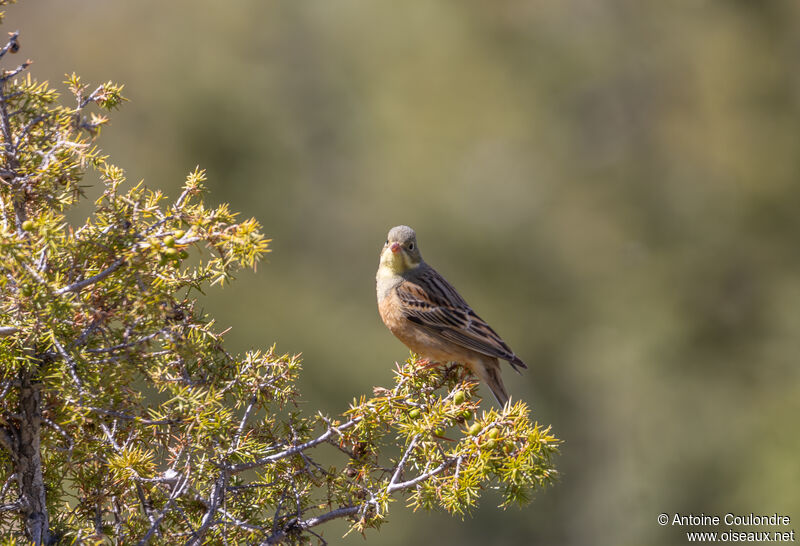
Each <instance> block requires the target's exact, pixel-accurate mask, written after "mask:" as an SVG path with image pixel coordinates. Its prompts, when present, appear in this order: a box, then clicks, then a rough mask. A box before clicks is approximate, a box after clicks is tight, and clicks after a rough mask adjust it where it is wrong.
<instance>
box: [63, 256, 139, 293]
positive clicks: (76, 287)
mask: <svg viewBox="0 0 800 546" xmlns="http://www.w3.org/2000/svg"><path fill="white" fill-rule="evenodd" d="M124 264H125V258H119V259H117V261H115V262H114V263H112V264H111V265H110V266H108V267H107V268H105V269H104V270H103V271H101V272H100V273H98V274H97V275H94V276H93V277H89V278H88V279H83V280H82V281H78V282H74V283H72V284H70V285H69V286H64V287H62V288H59V289H58V290H56V295H58V296H60V295H62V294H66V293H67V292H80V291H81V290H83V289H84V288H86V287H87V286H90V285H92V284H94V283H96V282H99V281H102V280H103V279H105V278H106V277H108V276H109V275H111V274H112V273H113V272H114V271H116V270H117V269H119V268H120V267H122V266H123V265H124Z"/></svg>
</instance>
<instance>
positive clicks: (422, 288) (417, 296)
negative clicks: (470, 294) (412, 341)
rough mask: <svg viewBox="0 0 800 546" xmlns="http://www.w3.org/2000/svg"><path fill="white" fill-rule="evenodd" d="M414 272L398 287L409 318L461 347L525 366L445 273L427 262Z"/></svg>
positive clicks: (515, 366) (405, 312) (513, 364)
mask: <svg viewBox="0 0 800 546" xmlns="http://www.w3.org/2000/svg"><path fill="white" fill-rule="evenodd" d="M415 273H416V274H415V275H414V277H413V278H411V279H406V280H405V281H404V282H402V283H401V284H400V285H398V287H397V295H398V296H399V298H400V301H402V302H403V306H404V314H405V316H406V318H407V319H408V320H410V321H412V322H414V323H415V324H419V325H420V326H424V327H425V328H428V329H429V330H431V331H432V332H433V333H434V334H437V335H439V336H441V337H442V338H444V339H446V340H448V341H451V342H453V343H456V344H458V345H461V346H462V347H466V348H468V349H472V350H474V351H477V352H479V353H483V354H485V355H489V356H493V357H497V358H501V359H503V360H507V361H508V362H509V363H510V364H511V365H512V366H513V367H514V368H515V369H516V368H517V366H519V367H522V368H527V366H526V365H525V363H524V362H522V360H520V359H519V357H517V356H516V355H515V354H514V352H513V351H512V350H511V348H510V347H509V346H508V345H506V342H505V341H503V340H502V339H501V338H500V336H499V335H497V332H495V331H494V330H492V328H491V327H490V326H489V325H488V324H486V322H485V321H484V320H483V319H481V318H480V317H479V316H478V315H476V314H475V311H473V310H472V308H470V306H469V305H467V302H466V301H464V298H462V297H461V296H460V295H459V294H458V292H456V290H455V288H453V287H452V285H450V283H448V282H447V281H446V280H445V279H444V277H442V276H441V275H439V274H438V273H437V272H436V271H435V270H434V269H433V268H431V267H430V266H427V264H423V265H422V266H421V267H420V269H419V270H418V271H415Z"/></svg>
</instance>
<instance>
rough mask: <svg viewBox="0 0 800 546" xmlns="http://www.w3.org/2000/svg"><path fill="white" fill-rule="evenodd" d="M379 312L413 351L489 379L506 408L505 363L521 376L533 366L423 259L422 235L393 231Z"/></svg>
mask: <svg viewBox="0 0 800 546" xmlns="http://www.w3.org/2000/svg"><path fill="white" fill-rule="evenodd" d="M375 286H376V291H377V296H378V312H379V313H380V316H381V320H383V323H384V324H385V325H386V326H387V327H388V328H389V330H390V331H391V332H392V333H393V334H394V335H395V337H397V338H398V339H399V340H400V341H402V342H403V343H404V344H405V345H406V346H407V347H408V348H409V349H411V351H412V352H414V353H416V354H418V355H419V356H421V357H423V358H425V359H428V360H429V361H431V362H443V363H446V362H457V363H459V364H462V365H463V366H465V367H466V368H467V369H468V370H469V371H470V372H471V373H472V374H473V375H474V376H477V377H478V379H480V380H481V381H483V382H484V383H485V384H486V385H487V386H488V387H489V389H490V390H491V391H492V394H493V395H494V397H495V399H497V402H498V403H499V404H500V405H501V406H505V405H506V403H507V402H508V400H509V396H508V391H506V388H505V385H503V380H502V379H501V377H500V362H499V361H500V360H505V361H507V362H508V363H509V364H510V365H511V367H512V368H513V369H514V370H515V371H516V372H517V373H520V369H522V368H525V369H527V367H528V366H527V365H526V364H525V363H524V362H523V361H522V360H521V359H520V358H519V357H518V356H517V355H516V354H514V351H512V350H511V348H510V347H509V346H508V344H506V342H505V341H503V339H502V338H501V337H500V336H499V335H497V332H495V331H494V330H493V329H492V328H491V327H490V326H489V325H488V324H487V323H486V321H484V320H483V319H482V318H480V317H479V316H478V315H477V314H476V313H475V311H473V310H472V307H470V306H469V305H468V304H467V302H466V301H465V300H464V298H462V297H461V295H460V294H459V293H458V292H457V291H456V289H455V288H453V286H452V285H451V284H450V283H449V282H447V281H446V280H445V278H444V277H442V276H441V275H440V274H439V273H438V272H437V271H436V270H435V269H434V268H433V267H431V266H430V265H428V264H427V263H426V262H425V260H423V259H422V254H421V253H420V250H419V244H418V243H417V234H416V232H415V231H414V230H413V229H411V228H410V227H408V226H404V225H401V226H395V227H393V228H392V229H391V230H389V234H388V236H387V237H386V242H385V243H384V245H383V250H381V256H380V262H379V265H378V272H377V274H376V275H375Z"/></svg>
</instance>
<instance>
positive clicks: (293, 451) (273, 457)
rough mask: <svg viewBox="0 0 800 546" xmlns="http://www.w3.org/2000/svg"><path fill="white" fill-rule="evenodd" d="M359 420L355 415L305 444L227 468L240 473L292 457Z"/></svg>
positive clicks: (326, 439) (325, 440)
mask: <svg viewBox="0 0 800 546" xmlns="http://www.w3.org/2000/svg"><path fill="white" fill-rule="evenodd" d="M359 421H361V417H355V418H353V419H350V420H349V421H347V422H346V423H344V424H341V425H339V426H338V427H331V428H329V429H328V430H327V431H326V432H324V433H323V434H321V435H319V436H317V437H316V438H315V439H313V440H309V441H308V442H306V443H304V444H300V445H297V446H293V447H290V448H289V449H285V450H283V451H281V452H280V453H275V454H274V455H270V456H268V457H263V458H261V459H258V460H257V461H252V462H249V463H240V464H235V465H230V466H228V467H226V470H227V471H229V472H231V473H233V474H235V473H238V472H242V471H244V470H250V469H251V468H256V467H258V466H263V465H265V464H269V463H273V462H275V461H279V460H280V459H284V458H286V457H290V456H292V455H295V454H296V453H299V452H301V451H304V450H306V449H309V448H312V447H314V446H317V445H319V444H321V443H323V442H327V441H328V439H329V438H330V437H331V436H332V435H333V434H339V433H340V432H341V431H343V430H345V429H348V428H350V427H352V426H353V425H355V424H357V423H358V422H359Z"/></svg>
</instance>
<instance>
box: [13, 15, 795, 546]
mask: <svg viewBox="0 0 800 546" xmlns="http://www.w3.org/2000/svg"><path fill="white" fill-rule="evenodd" d="M5 28H6V30H15V29H20V30H21V32H22V34H21V44H22V50H21V53H20V56H27V57H30V58H32V59H33V60H34V61H35V64H34V65H33V67H32V72H33V74H34V75H35V76H36V77H38V78H39V79H47V80H50V81H51V82H52V83H54V84H55V85H57V86H59V87H60V88H61V89H63V88H64V86H63V84H60V82H61V81H62V80H63V79H64V74H65V73H66V72H71V71H76V72H78V73H79V74H81V75H82V76H83V77H84V79H85V80H87V81H91V82H94V83H100V82H103V81H107V80H109V79H110V80H115V81H118V82H122V83H125V85H126V87H125V90H126V95H127V96H128V97H129V98H130V99H131V102H130V103H129V104H126V105H125V106H124V108H123V109H122V110H121V111H120V112H118V113H116V114H115V115H114V116H113V118H112V120H113V121H112V125H111V127H110V128H109V129H107V130H106V131H105V132H104V133H103V135H102V137H101V141H100V144H101V146H102V147H103V148H104V150H105V151H106V152H107V153H109V154H111V156H112V158H113V159H114V162H115V163H117V164H119V165H120V166H122V167H124V168H125V169H126V170H127V172H128V176H129V180H131V181H132V182H136V181H138V180H140V179H144V180H145V182H146V183H147V184H148V185H149V186H151V187H156V188H161V189H163V190H165V191H166V192H167V193H168V194H170V195H172V196H176V195H177V193H178V188H179V187H180V185H181V183H182V181H183V178H184V177H185V175H186V174H187V173H188V172H189V171H190V170H192V169H193V168H194V166H195V165H197V164H200V165H201V166H202V167H204V168H206V169H207V170H208V172H209V176H210V188H211V191H212V194H211V200H212V201H214V202H229V203H230V204H231V205H232V207H233V209H234V210H239V211H241V212H242V214H243V215H245V216H255V217H257V218H258V219H259V220H260V221H261V222H262V223H263V224H264V226H265V230H266V232H267V233H268V234H269V235H270V236H271V237H273V238H274V244H273V249H274V252H273V253H272V254H271V255H270V258H269V261H268V263H264V264H262V266H261V267H259V270H258V272H257V273H243V274H241V275H240V278H239V280H238V282H236V283H234V284H233V285H231V286H229V287H226V288H224V289H218V290H215V291H213V292H211V293H209V294H208V297H207V298H206V299H204V305H205V308H206V310H207V311H208V312H209V313H211V314H212V315H213V316H216V317H217V320H218V323H219V324H220V325H221V326H223V325H230V326H232V327H233V330H232V331H231V332H230V333H229V334H228V335H227V339H228V344H229V347H230V349H231V350H234V351H243V350H246V349H248V348H252V347H264V346H269V345H271V344H272V343H273V342H275V343H277V346H278V349H279V350H281V351H284V352H291V353H298V352H302V353H303V355H304V373H303V376H302V380H301V388H302V392H303V395H304V399H305V400H306V401H307V402H306V408H307V409H308V410H315V409H317V408H320V409H322V410H325V411H330V412H337V411H341V410H343V409H345V408H346V405H347V403H348V402H349V401H350V400H351V399H352V398H353V397H354V396H359V395H360V394H362V393H369V392H371V390H372V387H373V386H374V385H382V384H383V385H385V384H389V383H391V382H392V371H391V370H392V367H393V363H394V361H396V360H402V359H404V358H406V357H407V355H408V353H407V350H406V349H405V347H404V346H403V345H401V344H400V343H399V342H398V341H396V340H395V339H394V338H393V337H392V336H391V335H390V334H389V332H388V331H387V330H386V329H385V328H384V326H383V325H382V324H381V322H380V319H379V318H378V315H377V311H376V306H375V295H374V271H375V269H376V266H377V258H378V251H379V249H380V247H381V245H382V243H383V240H384V238H385V233H386V231H387V230H388V228H390V227H391V226H393V225H396V224H399V223H406V224H409V225H411V226H413V227H414V228H416V230H417V232H418V234H419V238H420V243H421V249H422V251H423V255H424V256H425V257H426V258H427V260H428V261H429V262H430V263H432V264H433V265H434V266H435V267H437V269H439V270H440V271H441V272H442V273H443V274H444V275H445V276H446V277H447V278H448V279H449V280H450V281H451V282H452V283H453V284H454V285H455V286H456V287H458V288H459V290H460V291H461V292H462V294H463V295H464V296H465V297H466V299H467V300H468V301H469V302H470V303H471V304H472V305H473V307H475V308H476V309H477V310H478V312H479V313H480V314H481V315H482V316H483V317H484V318H486V319H487V320H488V321H489V322H490V323H491V324H492V325H493V326H494V327H495V328H496V329H497V330H498V331H499V332H500V333H501V334H502V335H503V337H504V338H506V340H507V341H508V342H509V343H510V344H511V346H512V347H514V349H515V350H516V352H517V353H518V354H520V355H521V356H522V357H523V358H524V359H525V360H526V361H527V362H528V363H529V364H530V370H528V372H527V373H525V374H524V375H522V376H515V375H513V374H512V373H511V371H510V369H507V371H506V373H505V376H506V382H507V384H508V385H509V389H510V391H511V393H512V394H513V396H515V397H519V398H523V399H525V400H527V401H529V402H530V404H531V405H532V407H533V411H534V415H535V417H536V418H537V419H538V420H539V421H540V422H544V423H551V424H552V425H553V428H554V432H555V433H556V434H557V435H558V436H559V437H560V438H562V439H563V440H564V441H565V443H564V445H563V450H562V454H561V456H560V457H559V458H558V465H559V467H560V470H561V472H562V477H561V480H560V482H559V483H558V484H557V485H556V486H555V487H553V488H550V489H549V490H546V491H544V492H540V493H539V494H538V495H537V496H536V498H535V501H534V502H533V503H532V504H531V505H530V506H528V507H526V508H523V509H510V510H507V511H501V510H498V509H497V508H496V504H497V497H496V496H494V495H493V494H492V493H491V492H487V494H486V495H485V496H484V498H483V503H482V505H481V508H480V509H478V510H476V511H475V513H474V514H473V515H472V516H471V517H468V518H466V519H464V520H463V521H462V520H461V519H459V518H453V517H449V516H447V515H446V514H441V513H422V514H412V513H410V511H409V510H408V509H406V508H404V507H403V506H402V502H400V503H395V504H394V505H393V509H392V511H391V513H390V517H389V523H388V525H386V526H385V527H384V528H383V530H382V531H381V532H380V533H376V532H370V533H369V534H368V540H369V543H370V544H377V545H407V544H415V543H416V544H432V543H436V544H438V545H439V546H448V545H469V544H481V545H511V544H567V545H586V544H598V545H620V544H630V545H640V544H650V545H660V544H683V543H685V538H683V535H682V534H681V530H680V529H677V528H671V527H667V528H662V527H660V526H659V525H658V524H657V523H656V516H657V515H658V514H659V513H661V512H667V513H673V512H683V513H688V512H694V513H700V512H703V513H705V514H720V515H721V514H725V513H726V512H731V511H732V512H738V513H750V512H751V511H754V512H756V513H767V514H769V513H773V512H778V513H779V514H784V515H789V516H791V517H792V518H793V519H794V520H795V521H794V522H793V525H792V527H794V523H795V522H796V523H798V527H800V493H799V491H800V487H798V486H800V434H798V417H800V365H799V364H800V363H799V362H798V355H799V354H800V274H799V271H800V3H798V2H796V1H795V0H785V1H779V0H775V1H769V2H749V1H745V0H739V1H734V0H729V1H722V0H717V1H710V0H698V1H694V2H640V1H638V0H608V1H602V2H597V1H590V0H563V1H560V2H542V1H527V2H526V1H516V0H495V1H492V2H480V1H475V0H473V1H461V2H448V1H443V0H426V1H419V2H393V1H388V0H375V1H372V2H357V1H352V0H339V1H319V0H318V1H309V2H298V1H293V0H286V1H271V2H265V1H263V0H238V1H236V2H208V1H189V0H172V1H169V2H163V1H159V0H137V1H136V2H123V1H117V2H109V1H101V0H83V1H66V0H35V1H34V0H25V1H23V2H22V3H21V4H19V5H16V6H12V7H10V8H8V10H7V22H6V25H5ZM87 192H88V193H89V194H90V195H91V192H92V189H91V188H88V189H87ZM79 212H80V211H79ZM84 215H85V213H84ZM80 220H81V218H76V221H80ZM344 530H345V526H344V524H341V522H338V523H336V524H333V525H330V526H328V527H326V528H325V529H324V534H325V536H326V538H327V539H328V540H329V541H330V542H331V543H332V544H339V543H341V544H361V543H362V539H361V537H359V536H349V537H348V538H346V539H340V538H339V537H341V535H342V533H343V532H344ZM719 530H724V529H719ZM798 530H800V528H799V529H798Z"/></svg>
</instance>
